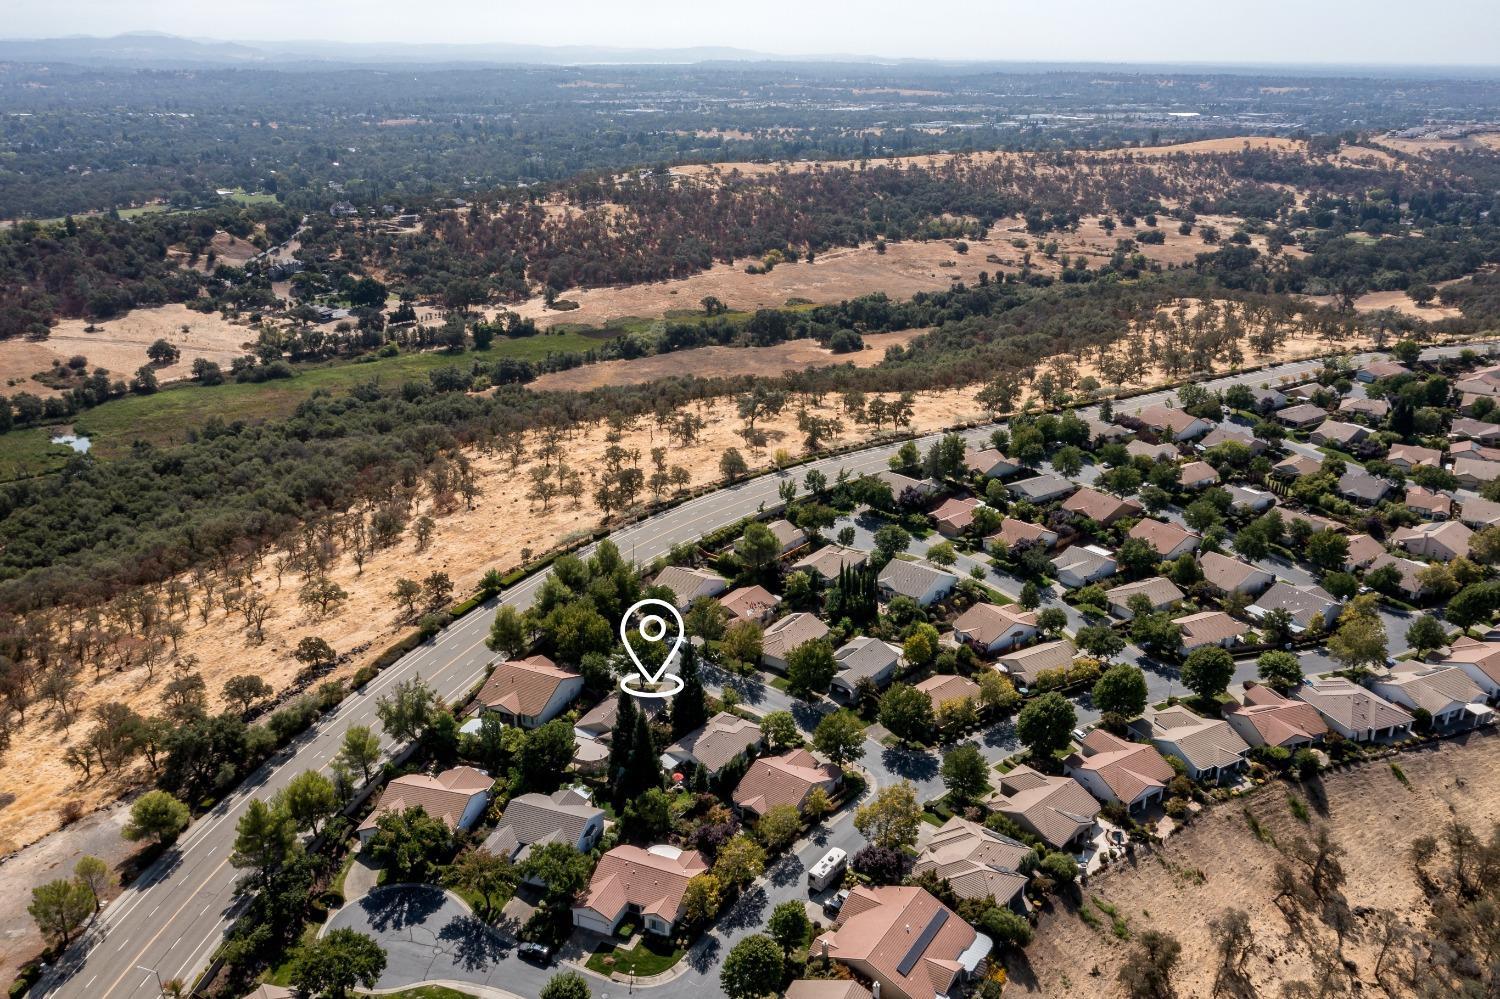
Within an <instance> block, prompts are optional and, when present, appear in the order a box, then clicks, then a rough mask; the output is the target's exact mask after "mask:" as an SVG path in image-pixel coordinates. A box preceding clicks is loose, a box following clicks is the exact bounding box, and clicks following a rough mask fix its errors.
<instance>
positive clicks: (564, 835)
mask: <svg viewBox="0 0 1500 999" xmlns="http://www.w3.org/2000/svg"><path fill="white" fill-rule="evenodd" d="M603 835H604V810H603V809H602V808H599V807H598V806H597V805H595V804H594V803H593V802H592V801H590V800H589V796H588V793H587V792H585V791H582V790H579V789H576V788H563V789H562V790H561V791H554V792H553V793H551V794H539V793H537V792H532V793H530V794H521V795H517V796H516V797H514V798H512V799H510V803H509V804H507V805H506V806H505V814H504V815H502V816H501V817H500V824H499V825H498V826H496V827H495V831H494V832H492V833H490V834H489V836H488V837H486V838H485V841H484V848H485V849H486V850H488V851H489V852H491V853H493V854H494V855H495V856H497V857H506V858H508V859H510V860H511V861H513V862H515V863H520V862H521V861H522V860H524V859H525V858H526V856H527V854H529V853H530V852H531V848H532V847H533V846H534V845H537V844H541V845H546V844H547V843H567V844H569V845H570V846H572V847H574V848H575V849H577V850H578V851H579V852H580V853H588V852H589V851H590V850H592V849H593V848H594V846H595V845H596V844H597V843H598V842H599V837H600V836H603Z"/></svg>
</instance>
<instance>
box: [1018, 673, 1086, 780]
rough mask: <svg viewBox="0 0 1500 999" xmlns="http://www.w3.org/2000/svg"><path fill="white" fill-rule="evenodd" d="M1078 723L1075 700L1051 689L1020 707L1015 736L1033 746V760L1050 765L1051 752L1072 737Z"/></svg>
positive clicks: (1061, 746) (1062, 745)
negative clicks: (1070, 699) (1074, 707)
mask: <svg viewBox="0 0 1500 999" xmlns="http://www.w3.org/2000/svg"><path fill="white" fill-rule="evenodd" d="M1077 724H1078V712H1076V711H1075V710H1074V709H1073V704H1072V702H1070V701H1069V700H1068V699H1067V698H1066V697H1064V696H1062V695H1061V694H1059V693H1057V692H1056V691H1049V692H1048V693H1045V694H1043V695H1042V696H1041V697H1038V698H1036V699H1034V700H1033V701H1031V702H1030V703H1029V704H1027V705H1026V706H1025V707H1024V708H1022V709H1021V713H1020V714H1019V715H1017V716H1016V737H1017V738H1019V739H1020V740H1021V742H1022V743H1023V744H1024V745H1025V746H1026V747H1027V748H1028V749H1030V750H1031V755H1032V758H1033V760H1035V761H1036V762H1037V763H1038V764H1040V765H1042V766H1048V765H1050V763H1051V759H1052V755H1053V754H1054V753H1056V752H1057V751H1058V750H1061V749H1064V748H1066V747H1067V745H1068V743H1069V742H1071V741H1072V739H1073V727H1074V726H1075V725H1077Z"/></svg>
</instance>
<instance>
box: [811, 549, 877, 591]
mask: <svg viewBox="0 0 1500 999" xmlns="http://www.w3.org/2000/svg"><path fill="white" fill-rule="evenodd" d="M867 561H869V556H867V555H866V554H865V553H864V552H862V551H860V550H859V549H857V548H845V547H844V546H843V545H824V546H823V547H822V548H819V549H818V550H817V551H815V552H813V553H812V554H811V555H804V556H803V557H802V558H800V559H798V560H797V561H795V562H793V563H792V568H793V569H800V570H802V571H804V572H810V573H813V574H814V575H816V576H820V577H822V579H823V580H824V581H825V582H827V581H829V580H834V579H837V578H838V576H839V573H840V572H842V571H843V570H845V569H847V568H849V567H850V566H855V567H858V566H861V565H864V564H865V563H866V562H867Z"/></svg>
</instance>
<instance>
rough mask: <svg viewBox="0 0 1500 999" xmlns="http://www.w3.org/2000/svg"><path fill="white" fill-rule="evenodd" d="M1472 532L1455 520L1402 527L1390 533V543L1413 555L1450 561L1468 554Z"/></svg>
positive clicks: (1438, 560) (1437, 560) (1436, 560)
mask: <svg viewBox="0 0 1500 999" xmlns="http://www.w3.org/2000/svg"><path fill="white" fill-rule="evenodd" d="M1473 537H1474V532H1473V531H1471V530H1469V529H1468V528H1467V527H1465V526H1464V525H1463V524H1461V523H1460V522H1458V521H1456V520H1446V521H1442V522H1441V523H1433V524H1417V525H1416V526H1415V527H1403V528H1401V529H1400V530H1398V531H1396V533H1394V534H1392V535H1391V543H1392V544H1394V545H1396V546H1397V547H1400V548H1405V549H1406V550H1407V551H1409V552H1411V553H1412V554H1413V555H1420V556H1421V557H1422V558H1425V559H1431V560H1432V561H1434V562H1452V561H1453V560H1454V559H1456V558H1461V557H1464V556H1467V555H1468V554H1469V541H1470V539H1472V538H1473Z"/></svg>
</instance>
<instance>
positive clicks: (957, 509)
mask: <svg viewBox="0 0 1500 999" xmlns="http://www.w3.org/2000/svg"><path fill="white" fill-rule="evenodd" d="M977 509H979V501H978V500H977V499H974V498H972V497H963V498H959V497H954V498H952V499H946V500H943V502H942V503H941V504H939V505H938V508H937V509H936V510H934V511H932V519H933V520H935V521H936V522H937V524H938V526H939V527H946V528H948V530H950V531H962V530H964V529H965V528H967V527H968V526H969V525H970V524H972V523H974V511H975V510H977Z"/></svg>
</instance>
